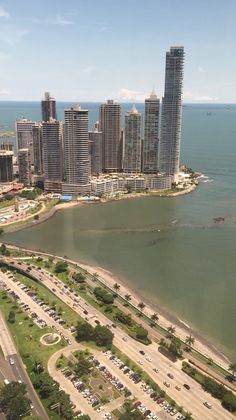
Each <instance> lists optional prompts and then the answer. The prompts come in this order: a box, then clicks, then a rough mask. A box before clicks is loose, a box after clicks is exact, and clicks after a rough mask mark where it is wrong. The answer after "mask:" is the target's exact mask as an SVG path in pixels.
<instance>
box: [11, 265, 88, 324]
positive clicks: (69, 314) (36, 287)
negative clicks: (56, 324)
mask: <svg viewBox="0 0 236 420" xmlns="http://www.w3.org/2000/svg"><path fill="white" fill-rule="evenodd" d="M29 275H30V273H29ZM14 276H15V277H16V278H17V280H18V281H20V282H21V283H24V284H25V285H26V286H28V287H29V288H30V289H32V290H33V291H34V292H35V293H36V294H37V296H38V297H39V298H40V299H42V300H43V301H44V302H45V304H47V305H48V306H50V307H55V308H56V312H57V313H58V312H59V314H60V315H59V316H60V317H61V318H62V319H64V320H65V321H66V323H67V325H68V326H72V325H76V324H77V322H78V321H81V320H82V318H81V317H80V316H79V315H78V314H77V313H76V312H75V311H73V309H71V308H70V307H69V306H68V305H66V304H65V303H64V302H63V301H62V300H61V299H59V298H58V297H57V296H55V295H54V293H53V292H51V291H50V290H49V289H48V288H47V287H45V286H43V284H41V283H39V282H37V281H36V280H32V279H30V278H29V277H26V276H24V275H22V274H19V273H16V274H14Z"/></svg>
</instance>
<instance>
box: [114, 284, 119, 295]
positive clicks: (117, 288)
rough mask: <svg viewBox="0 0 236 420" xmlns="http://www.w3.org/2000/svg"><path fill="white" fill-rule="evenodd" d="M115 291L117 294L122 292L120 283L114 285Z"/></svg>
mask: <svg viewBox="0 0 236 420" xmlns="http://www.w3.org/2000/svg"><path fill="white" fill-rule="evenodd" d="M113 289H114V290H115V291H116V293H117V292H118V290H120V285H119V284H118V283H114V284H113Z"/></svg>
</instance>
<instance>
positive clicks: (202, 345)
mask: <svg viewBox="0 0 236 420" xmlns="http://www.w3.org/2000/svg"><path fill="white" fill-rule="evenodd" d="M79 264H80V266H81V267H82V268H84V269H85V270H87V271H89V272H90V273H93V274H94V273H97V274H98V275H99V280H101V281H103V282H104V284H106V285H107V286H108V287H111V288H113V285H114V283H118V284H119V285H120V289H119V291H118V294H119V295H121V296H122V297H124V296H125V295H127V294H129V295H131V298H132V299H131V303H132V304H133V305H134V306H137V305H138V303H139V302H144V303H145V305H146V306H145V309H144V311H143V312H144V314H145V315H148V316H151V315H152V314H153V313H154V312H155V313H157V314H158V317H159V320H158V324H159V325H160V326H163V327H164V328H168V327H169V326H170V325H172V326H174V327H175V329H176V331H175V335H176V336H177V337H180V338H181V339H182V340H185V338H186V336H188V335H190V333H191V334H192V336H193V337H194V338H195V343H194V349H196V350H198V351H199V352H201V353H202V354H204V355H206V356H207V357H208V358H211V359H213V360H214V361H215V362H216V363H218V364H219V365H220V366H222V367H223V368H224V369H228V366H229V363H230V361H229V359H228V358H227V357H226V356H225V355H224V354H223V353H221V352H220V351H219V350H218V349H217V348H215V347H214V345H213V344H211V343H210V342H209V341H208V340H207V339H205V338H204V337H201V336H200V335H199V334H198V333H197V331H194V330H193V329H192V328H191V327H190V326H189V325H188V324H186V323H185V322H184V321H182V320H181V319H178V318H177V317H176V316H175V315H173V314H170V313H168V312H167V311H165V310H164V309H163V308H161V307H159V306H157V305H154V304H153V303H151V302H150V301H148V300H147V298H146V297H144V296H143V295H142V294H141V293H139V292H137V291H136V290H135V291H134V290H133V289H131V288H130V287H128V286H127V285H126V284H125V282H124V280H121V279H120V278H118V277H117V276H115V275H114V274H113V273H111V272H110V271H108V270H105V269H103V268H102V267H93V266H90V265H87V264H84V263H79Z"/></svg>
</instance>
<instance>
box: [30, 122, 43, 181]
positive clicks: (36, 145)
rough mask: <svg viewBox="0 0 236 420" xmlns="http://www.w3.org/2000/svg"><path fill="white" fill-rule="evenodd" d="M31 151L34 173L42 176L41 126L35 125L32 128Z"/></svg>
mask: <svg viewBox="0 0 236 420" xmlns="http://www.w3.org/2000/svg"><path fill="white" fill-rule="evenodd" d="M32 135H33V151H34V173H35V175H39V176H41V175H43V146H42V124H36V123H35V125H33V127H32Z"/></svg>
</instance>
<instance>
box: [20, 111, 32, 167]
mask: <svg viewBox="0 0 236 420" xmlns="http://www.w3.org/2000/svg"><path fill="white" fill-rule="evenodd" d="M34 125H35V121H30V120H27V119H26V118H21V119H20V120H17V121H16V140H17V148H18V150H20V149H29V152H30V162H31V164H33V163H34V152H33V126H34Z"/></svg>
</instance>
